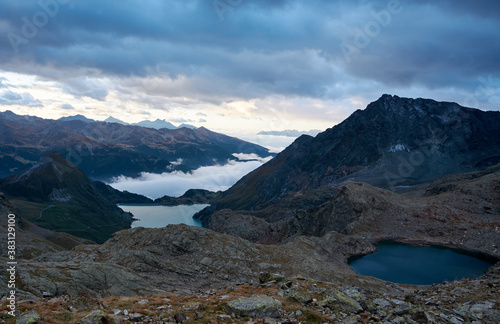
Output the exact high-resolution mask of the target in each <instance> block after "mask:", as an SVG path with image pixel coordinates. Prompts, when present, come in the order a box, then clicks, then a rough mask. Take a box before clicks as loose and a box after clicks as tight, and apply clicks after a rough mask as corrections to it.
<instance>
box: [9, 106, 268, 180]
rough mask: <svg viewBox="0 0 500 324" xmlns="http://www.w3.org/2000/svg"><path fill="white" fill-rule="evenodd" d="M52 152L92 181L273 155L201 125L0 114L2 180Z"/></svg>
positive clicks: (184, 169)
mask: <svg viewBox="0 0 500 324" xmlns="http://www.w3.org/2000/svg"><path fill="white" fill-rule="evenodd" d="M50 152H56V153H58V154H60V155H62V156H64V157H65V158H66V159H68V160H70V161H71V162H73V163H74V164H77V165H78V167H80V168H81V169H83V170H84V171H85V173H86V174H87V175H88V176H89V177H91V178H94V179H110V178H112V177H114V176H120V175H125V176H138V175H139V174H140V173H141V172H153V173H162V172H169V171H173V170H181V171H189V170H193V169H196V168H198V167H200V166H203V165H214V164H218V163H219V164H220V163H226V161H227V160H228V159H231V160H236V158H235V157H234V156H233V155H232V154H233V153H255V154H257V155H259V156H262V157H265V156H268V155H270V154H269V153H268V150H267V149H265V148H264V147H261V146H259V145H255V144H252V143H249V142H245V141H242V140H239V139H237V138H234V137H229V136H226V135H223V134H218V133H214V132H212V131H210V130H208V129H206V128H203V127H200V128H198V129H190V128H180V129H175V130H170V129H165V128H164V129H152V128H146V127H140V126H131V125H121V124H118V123H106V122H85V121H82V120H68V121H61V120H48V119H42V118H37V117H31V116H18V115H16V114H14V113H12V112H10V111H7V112H3V113H0V170H1V172H2V173H1V174H0V176H7V175H10V174H13V173H15V172H19V171H20V170H22V169H24V168H26V167H29V166H31V165H32V164H34V163H36V161H38V159H39V158H40V157H41V156H42V155H44V154H46V153H50Z"/></svg>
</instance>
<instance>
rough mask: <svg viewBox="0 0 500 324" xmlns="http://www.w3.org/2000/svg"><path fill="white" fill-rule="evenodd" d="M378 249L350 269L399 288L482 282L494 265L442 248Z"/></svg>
mask: <svg viewBox="0 0 500 324" xmlns="http://www.w3.org/2000/svg"><path fill="white" fill-rule="evenodd" d="M375 247H376V248H377V251H376V252H374V253H372V254H368V255H364V256H361V257H354V258H351V259H350V260H349V265H350V266H351V268H352V269H354V271H356V272H357V273H359V274H361V275H366V276H372V277H375V278H379V279H382V280H385V281H389V282H394V283H399V284H411V285H431V284H436V283H442V282H445V281H453V280H460V279H462V278H465V277H469V278H478V277H480V276H482V275H483V274H484V273H485V271H486V270H487V269H488V268H489V267H490V266H492V265H493V264H494V261H493V260H489V259H488V258H485V257H478V256H474V255H471V254H468V253H466V252H465V251H461V250H454V249H449V248H444V247H439V246H411V245H406V244H402V243H398V242H393V241H386V242H380V243H378V244H375Z"/></svg>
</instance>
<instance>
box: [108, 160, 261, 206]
mask: <svg viewBox="0 0 500 324" xmlns="http://www.w3.org/2000/svg"><path fill="white" fill-rule="evenodd" d="M233 155H234V156H235V157H238V158H239V159H240V160H246V161H228V163H227V164H225V165H215V166H207V167H201V168H199V169H196V170H194V171H192V172H191V173H184V172H180V171H176V172H171V173H162V174H153V173H147V172H144V173H142V174H141V176H140V177H139V178H129V177H124V176H120V177H117V178H115V179H113V181H112V182H111V183H110V185H111V186H112V187H113V188H115V189H118V190H122V191H123V190H127V191H129V192H133V193H138V194H141V195H144V196H147V197H149V198H152V199H156V198H160V197H163V196H165V195H167V196H173V197H178V196H182V194H184V193H185V192H186V191H187V190H188V189H206V190H211V191H219V190H226V189H228V188H229V187H231V186H232V185H234V184H235V183H236V182H237V181H238V180H239V179H241V178H242V177H243V176H245V175H246V174H248V173H249V172H251V171H253V170H255V169H256V168H258V167H260V166H261V165H262V164H264V163H266V162H267V161H269V160H270V159H271V157H267V158H260V157H258V156H256V155H253V154H233Z"/></svg>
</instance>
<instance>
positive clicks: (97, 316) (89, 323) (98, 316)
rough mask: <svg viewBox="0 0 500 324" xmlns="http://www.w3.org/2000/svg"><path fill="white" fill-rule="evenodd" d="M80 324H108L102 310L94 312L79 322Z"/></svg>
mask: <svg viewBox="0 0 500 324" xmlns="http://www.w3.org/2000/svg"><path fill="white" fill-rule="evenodd" d="M77 323H78V324H101V323H106V314H104V312H103V311H102V310H95V311H92V312H91V313H90V314H88V315H87V316H85V317H83V318H82V319H81V320H79V321H78V322H77Z"/></svg>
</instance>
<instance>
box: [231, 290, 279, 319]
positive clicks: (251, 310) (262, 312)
mask: <svg viewBox="0 0 500 324" xmlns="http://www.w3.org/2000/svg"><path fill="white" fill-rule="evenodd" d="M280 307H281V302H280V301H279V300H276V299H274V298H272V297H268V296H263V295H253V296H252V297H250V298H245V297H240V298H237V299H235V300H232V301H230V302H228V303H227V306H226V311H227V312H228V313H230V314H233V313H234V314H235V315H236V316H238V317H246V316H248V317H274V318H277V317H280Z"/></svg>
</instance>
